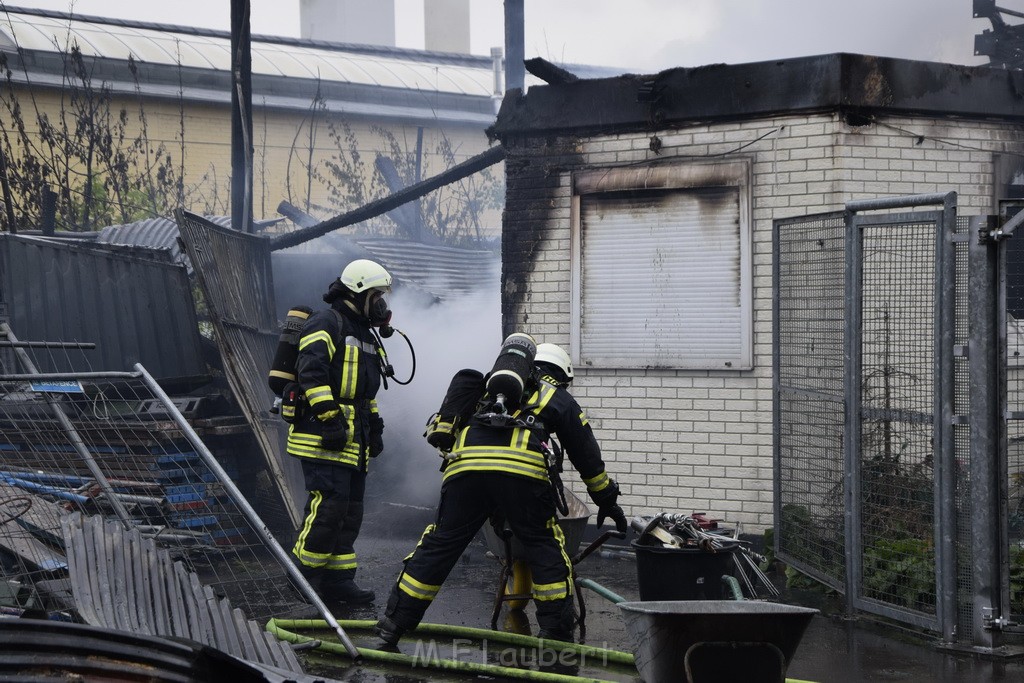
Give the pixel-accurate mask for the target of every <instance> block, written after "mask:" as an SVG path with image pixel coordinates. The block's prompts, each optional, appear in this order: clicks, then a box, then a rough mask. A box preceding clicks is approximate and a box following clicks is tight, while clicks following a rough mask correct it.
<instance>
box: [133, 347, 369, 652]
mask: <svg viewBox="0 0 1024 683" xmlns="http://www.w3.org/2000/svg"><path fill="white" fill-rule="evenodd" d="M135 370H136V372H138V373H139V375H140V376H141V377H142V381H143V382H145V383H146V386H147V387H149V390H150V391H152V392H153V396H154V397H155V398H156V399H157V400H158V401H160V403H161V404H163V406H164V408H166V409H167V414H168V415H170V416H171V419H173V420H174V421H175V422H176V423H177V424H178V427H180V428H181V431H182V432H183V433H184V434H185V436H186V437H187V438H188V440H189V442H190V443H191V444H192V445H193V446H194V447H195V449H196V453H198V454H199V456H200V457H201V458H202V459H203V462H204V463H205V464H206V466H207V467H209V468H210V471H211V472H213V473H214V474H215V475H217V478H218V479H219V480H220V483H221V484H222V485H223V486H224V488H225V489H226V490H227V492H228V495H230V496H231V499H232V500H233V501H234V503H235V504H236V505H238V507H239V508H240V509H241V510H242V512H243V513H244V514H245V517H246V519H248V520H249V523H250V524H252V527H253V529H254V530H255V531H256V532H257V533H258V534H259V535H260V536H261V537H262V538H263V540H264V542H265V543H266V544H267V547H268V548H270V550H271V552H273V553H274V556H275V557H276V558H277V560H278V562H280V563H281V564H282V565H283V566H284V568H285V571H287V572H288V576H289V577H291V579H292V581H294V582H295V584H296V585H297V586H298V587H299V588H300V589H301V590H302V594H303V595H304V596H305V597H306V598H307V599H308V600H309V601H310V602H311V603H313V606H314V607H316V609H317V611H318V612H319V613H320V615H321V616H322V617H323V618H324V621H326V622H327V623H328V624H329V625H330V626H331V628H333V629H334V631H335V633H337V634H338V639H339V640H340V641H341V644H342V645H344V646H345V650H346V651H348V654H349V656H350V657H352V659H353V660H356V661H358V660H360V659H362V655H361V654H359V650H358V649H356V646H355V645H353V644H352V641H351V640H350V639H349V637H348V635H347V634H346V633H345V630H344V629H343V628H342V627H341V624H339V623H338V620H337V619H335V618H334V615H333V614H331V611H330V610H329V609H327V605H325V604H324V602H323V600H321V599H320V596H319V595H317V594H316V591H314V590H313V587H312V586H310V585H309V582H308V581H306V578H305V577H304V576H303V575H302V574H301V573H300V572H299V569H298V567H296V566H295V563H294V562H292V560H291V557H290V556H289V555H288V553H287V552H286V551H285V549H284V548H282V547H281V544H280V543H278V542H277V539H276V538H274V535H273V534H272V533H270V529H268V528H267V525H266V524H264V523H263V520H261V519H260V516H259V515H258V514H257V513H256V511H255V510H254V509H253V508H252V506H251V505H249V501H247V500H246V499H245V496H243V495H242V492H241V491H239V490H238V487H237V486H235V482H233V481H232V480H231V477H229V476H228V474H227V472H225V471H224V468H223V467H221V466H220V463H219V462H217V459H216V458H214V457H213V453H211V452H210V450H209V449H208V448H207V447H206V444H205V443H203V441H202V439H200V438H199V435H198V434H196V432H195V430H194V429H192V425H190V424H189V423H188V421H187V420H186V419H185V418H184V416H182V414H181V413H180V412H179V411H178V409H177V408H176V407H175V405H174V403H173V402H172V401H171V399H170V397H169V396H167V394H165V393H164V390H163V389H161V388H160V385H159V384H157V383H156V380H155V379H153V377H152V376H151V375H150V374H149V372H147V371H146V368H144V367H143V366H142V364H141V363H136V364H135Z"/></svg>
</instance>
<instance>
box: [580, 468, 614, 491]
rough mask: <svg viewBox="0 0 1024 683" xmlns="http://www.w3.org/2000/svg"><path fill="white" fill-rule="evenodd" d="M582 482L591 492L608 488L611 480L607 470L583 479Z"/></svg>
mask: <svg viewBox="0 0 1024 683" xmlns="http://www.w3.org/2000/svg"><path fill="white" fill-rule="evenodd" d="M583 483H584V484H586V485H587V490H588V491H590V492H591V493H594V492H597V491H603V490H604V489H606V488H608V485H609V484H611V483H612V480H611V479H609V478H608V473H607V472H602V473H601V474H598V475H597V476H594V477H591V478H590V479H584V480H583Z"/></svg>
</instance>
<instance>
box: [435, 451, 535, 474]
mask: <svg viewBox="0 0 1024 683" xmlns="http://www.w3.org/2000/svg"><path fill="white" fill-rule="evenodd" d="M452 454H453V455H457V456H459V457H460V458H508V459H509V460H515V461H518V462H523V463H526V464H529V465H534V466H535V467H539V468H541V469H543V470H545V471H546V470H547V468H548V463H547V460H545V459H544V456H543V455H541V454H540V453H536V452H534V451H530V450H526V449H518V448H502V447H501V446H463V447H461V448H456V449H455V450H453V451H452Z"/></svg>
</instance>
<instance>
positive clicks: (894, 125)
mask: <svg viewBox="0 0 1024 683" xmlns="http://www.w3.org/2000/svg"><path fill="white" fill-rule="evenodd" d="M653 135H656V136H657V137H658V138H659V140H660V147H659V148H658V150H657V152H655V151H653V150H652V147H658V145H657V144H654V145H652V136H653ZM505 146H506V148H507V149H508V152H509V156H508V159H507V161H506V182H507V200H506V202H507V203H506V208H505V215H504V221H503V248H504V256H503V262H504V270H503V283H504V288H505V289H504V292H503V294H504V296H503V325H504V331H505V332H506V333H508V332H511V331H513V330H520V331H525V332H529V333H531V334H533V335H535V336H537V337H538V338H539V339H540V340H542V341H550V342H555V343H558V344H562V345H565V346H566V347H568V344H569V333H570V332H569V330H570V258H569V257H570V254H569V249H570V247H569V243H570V221H571V217H570V207H571V199H572V198H571V184H570V174H571V172H572V171H573V170H577V169H587V168H593V167H601V166H607V167H614V166H621V165H626V164H637V163H643V162H644V161H648V160H654V159H659V160H664V159H666V158H678V159H680V160H681V161H683V160H685V159H687V158H692V159H694V160H704V159H706V158H708V157H718V158H722V159H729V158H731V157H747V158H750V159H751V160H752V162H753V175H754V181H753V190H752V193H753V197H752V213H753V254H752V257H753V258H752V261H753V269H754V272H753V285H754V310H753V316H754V368H753V369H752V370H749V371H720V370H712V371H683V370H679V371H672V370H649V371H632V370H616V369H592V368H579V369H578V370H577V379H576V381H575V382H574V391H573V393H574V394H575V395H576V397H577V398H578V400H579V401H580V403H581V405H582V406H583V407H584V409H585V410H586V411H587V412H588V414H589V416H590V418H591V423H592V425H593V426H594V429H595V432H596V434H597V436H598V439H599V441H600V443H601V445H602V449H603V453H604V457H605V461H606V463H607V467H608V470H609V473H610V474H611V475H612V476H613V477H614V478H615V479H617V480H618V481H619V483H620V484H621V485H622V490H623V494H624V495H623V498H622V499H621V501H620V502H621V503H623V505H624V507H626V509H627V514H645V513H651V512H656V511H662V510H670V511H681V512H694V511H696V512H707V513H709V514H711V515H713V516H716V517H723V518H726V519H728V520H730V521H732V522H736V523H739V524H740V525H741V528H742V529H743V530H745V531H748V532H749V531H757V530H760V529H762V528H765V527H767V526H770V525H771V523H772V392H771V388H772V372H771V363H772V343H771V342H772V308H771V304H772V263H771V259H772V221H773V220H775V219H779V218H787V217H791V216H801V215H805V214H811V213H820V212H824V211H834V210H839V209H842V208H843V205H844V203H845V202H847V201H849V200H854V199H871V198H875V197H882V196H893V195H903V194H922V193H938V192H947V191H949V190H954V191H956V192H957V193H958V195H959V211H960V213H961V215H971V214H983V213H989V212H991V207H992V202H993V200H992V192H993V191H992V175H993V173H992V172H993V163H992V156H993V153H997V152H1016V153H1021V152H1024V134H1022V133H1021V131H1019V130H1018V129H1017V128H1015V127H1013V126H1010V125H1007V124H1001V123H995V122H986V121H960V120H952V119H942V120H935V119H926V118H910V117H885V118H880V119H879V120H878V121H876V122H875V123H873V124H872V125H869V126H863V127H851V126H849V125H847V124H846V123H844V122H843V121H842V120H841V119H840V118H839V117H838V116H836V115H833V114H813V115H809V116H786V117H777V118H772V119H765V120H760V121H745V122H734V123H716V124H710V125H699V126H692V127H688V128H684V129H677V130H664V131H655V132H651V131H644V132H642V133H637V134H621V135H610V136H597V137H590V138H573V137H555V138H525V139H517V140H506V141H505ZM564 479H565V481H566V482H571V483H572V485H573V488H574V490H576V491H577V493H582V491H583V487H582V485H581V484H580V482H579V478H578V476H577V475H574V474H567V475H566V476H565V477H564Z"/></svg>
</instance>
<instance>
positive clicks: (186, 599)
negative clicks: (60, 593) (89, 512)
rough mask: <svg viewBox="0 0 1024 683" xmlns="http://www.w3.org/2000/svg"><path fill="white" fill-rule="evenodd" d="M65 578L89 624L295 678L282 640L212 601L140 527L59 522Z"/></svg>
mask: <svg viewBox="0 0 1024 683" xmlns="http://www.w3.org/2000/svg"><path fill="white" fill-rule="evenodd" d="M61 527H62V530H63V540H64V547H65V548H66V550H67V561H68V575H69V578H70V580H71V586H72V592H73V593H74V596H75V602H76V603H77V605H78V611H79V614H81V615H82V618H83V619H85V621H86V623H87V624H89V625H90V626H102V627H104V628H106V629H109V630H113V631H126V632H129V633H135V634H144V635H150V636H174V637H179V638H187V639H189V640H194V641H196V642H198V643H203V644H204V645H209V646H210V647H213V648H216V649H217V650H220V651H221V652H226V653H228V654H230V655H234V656H235V657H240V658H242V659H244V660H246V661H250V662H256V663H258V664H264V665H268V666H274V667H278V668H281V669H286V670H288V671H292V672H297V673H301V672H302V666H301V665H300V664H299V660H298V658H297V657H296V656H295V653H294V652H293V651H292V649H291V646H289V645H288V644H287V643H283V642H280V641H278V640H277V639H276V638H274V636H272V635H271V634H269V633H267V632H266V631H265V630H264V629H263V627H262V626H260V625H259V624H257V623H256V622H255V621H252V620H251V619H248V618H247V617H246V615H245V614H243V613H242V611H241V610H239V609H237V608H235V607H233V606H232V604H231V602H230V601H229V600H228V599H227V598H218V597H217V596H216V595H214V592H213V590H212V589H211V588H210V587H209V586H204V585H203V584H202V583H201V582H200V579H199V576H198V575H197V574H195V573H194V572H190V571H188V570H187V569H186V568H185V565H184V563H182V562H181V561H177V562H176V561H174V560H173V559H172V558H171V555H170V553H169V551H168V550H166V549H161V548H158V547H157V545H156V541H154V540H153V539H152V538H143V537H142V534H141V533H140V532H139V530H138V529H130V530H125V528H124V527H123V526H122V525H121V524H120V522H117V521H114V520H104V518H102V517H84V516H83V515H81V514H79V513H74V514H72V515H68V516H66V517H64V518H62V519H61Z"/></svg>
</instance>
